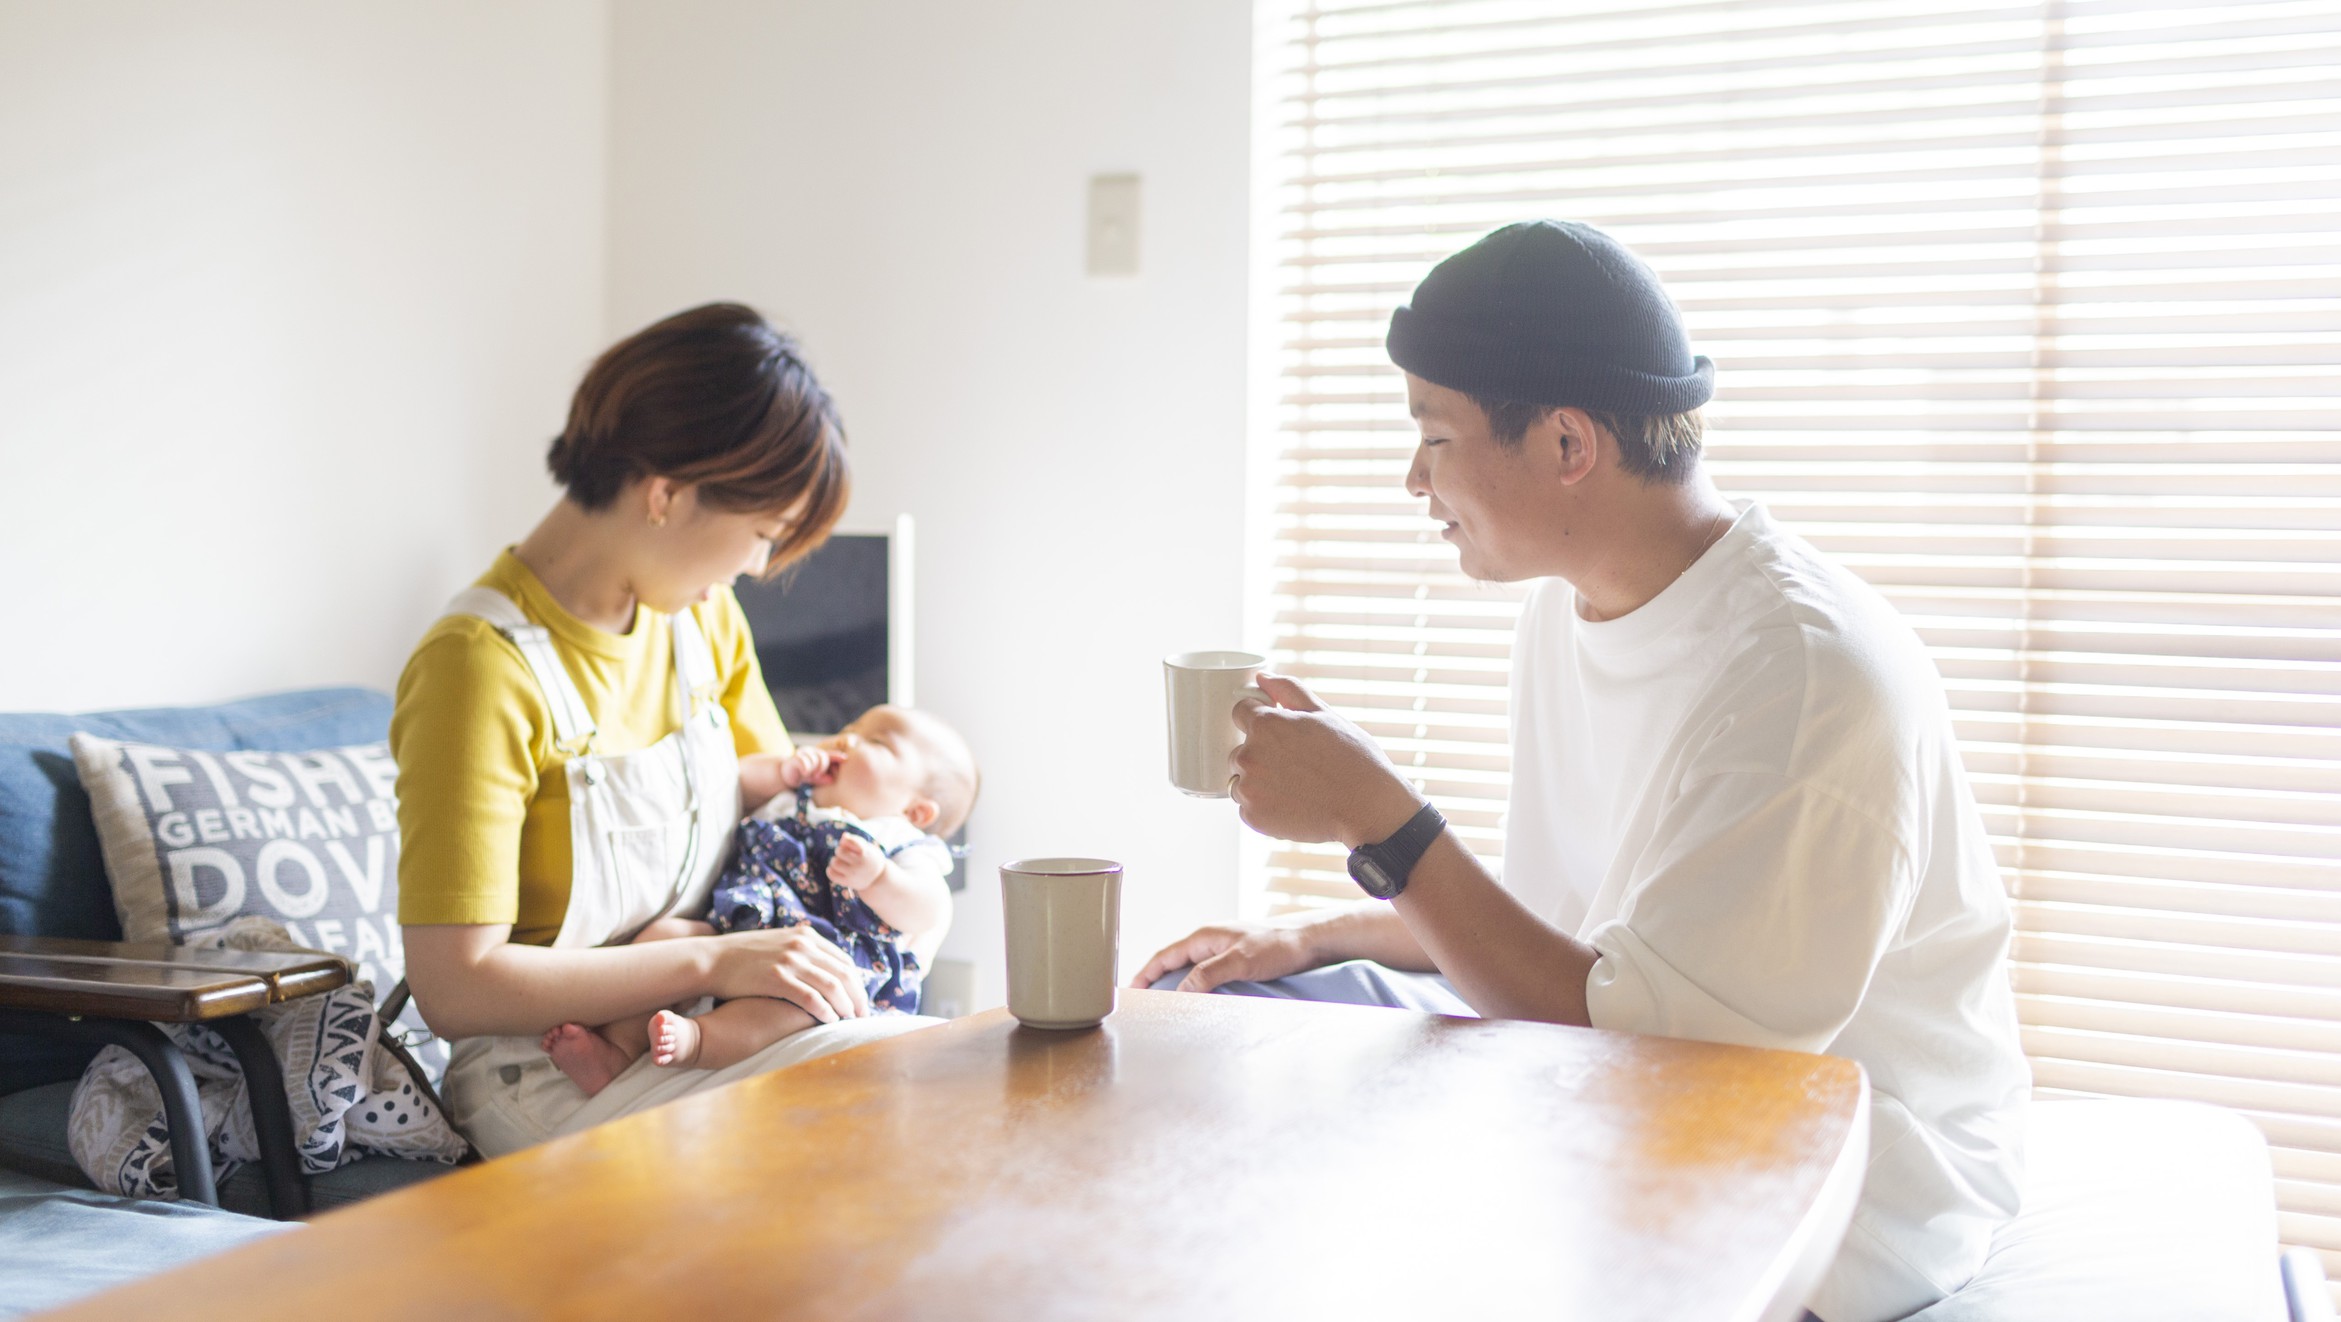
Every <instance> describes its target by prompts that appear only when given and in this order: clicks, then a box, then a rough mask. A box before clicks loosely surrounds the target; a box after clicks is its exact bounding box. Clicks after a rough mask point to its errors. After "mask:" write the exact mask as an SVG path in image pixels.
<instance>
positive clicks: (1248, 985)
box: [1154, 959, 1478, 1018]
mask: <svg viewBox="0 0 2341 1322" xmlns="http://www.w3.org/2000/svg"><path fill="white" fill-rule="evenodd" d="M1186 976H1187V971H1186V970H1185V969H1173V970H1172V971H1170V972H1169V973H1165V974H1163V975H1162V976H1161V977H1159V978H1156V979H1155V980H1154V989H1155V990H1156V991H1177V990H1178V987H1179V980H1180V979H1182V978H1184V977H1186ZM1213 990H1214V991H1216V992H1218V993H1220V994H1222V995H1227V996H1267V997H1274V998H1277V999H1280V1000H1287V1001H1325V1002H1329V1003H1331V1004H1334V1005H1386V1006H1389V1007H1390V1008H1391V1009H1394V1010H1421V1011H1423V1012H1424V1013H1426V1014H1451V1015H1462V1016H1464V1017H1467V1018H1477V1017H1478V1013H1477V1012H1476V1011H1474V1010H1473V1009H1472V1008H1471V1006H1470V1005H1468V1004H1466V1003H1465V1002H1464V999H1463V998H1462V997H1461V996H1458V995H1456V994H1455V989H1454V988H1453V987H1451V986H1449V985H1447V980H1446V979H1445V978H1442V977H1440V976H1439V975H1438V974H1436V973H1408V972H1405V971H1403V970H1400V969H1394V968H1388V967H1386V966H1384V965H1381V964H1377V963H1375V962H1374V961H1372V960H1370V959H1353V960H1350V961H1349V962H1348V963H1346V964H1328V965H1326V966H1325V967H1324V968H1321V969H1310V970H1309V971H1308V972H1306V973H1295V974H1293V975H1292V976H1291V977H1289V978H1277V979H1275V980H1274V981H1272V982H1230V983H1223V984H1221V985H1220V986H1218V987H1216V988H1214V989H1213Z"/></svg>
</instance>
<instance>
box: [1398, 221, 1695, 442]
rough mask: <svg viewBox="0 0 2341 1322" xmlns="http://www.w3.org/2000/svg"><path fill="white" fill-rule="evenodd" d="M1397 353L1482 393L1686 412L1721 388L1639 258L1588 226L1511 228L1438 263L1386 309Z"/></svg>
mask: <svg viewBox="0 0 2341 1322" xmlns="http://www.w3.org/2000/svg"><path fill="white" fill-rule="evenodd" d="M1388 345H1389V350H1390V361H1391V362H1394V363H1396V364H1398V365H1399V366H1400V367H1402V368H1405V369H1406V370H1407V371H1409V372H1412V373H1414V374H1415V375H1416V376H1419V377H1421V378H1422V379H1423V380H1425V381H1429V382H1431V383H1433V384H1435V385H1442V386H1445V387H1447V388H1448V389H1449V390H1460V391H1462V392H1464V393H1465V394H1467V395H1478V396H1481V397H1483V398H1494V399H1515V400H1522V401H1525V402H1527V403H1531V404H1565V405H1569V406H1572V407H1575V408H1582V409H1593V410H1595V411H1597V412H1603V413H1624V414H1645V415H1655V414H1669V413H1688V412H1690V411H1691V410H1692V409H1695V408H1697V407H1699V406H1700V405H1701V404H1704V403H1706V402H1707V400H1708V399H1709V397H1711V396H1712V395H1714V393H1715V365H1714V364H1713V363H1710V362H1708V361H1707V360H1706V359H1705V358H1694V357H1692V356H1691V345H1690V341H1689V339H1688V338H1687V337H1685V336H1684V334H1683V323H1682V319H1681V318H1680V317H1679V316H1677V315H1676V313H1675V309H1674V303H1673V302H1672V301H1671V300H1669V299H1668V298H1667V296H1666V290H1665V289H1663V288H1661V287H1660V286H1659V283H1658V276H1657V274H1656V273H1655V272H1653V271H1652V270H1651V269H1650V268H1649V267H1647V266H1644V265H1643V264H1642V259H1641V258H1639V257H1636V256H1635V255H1634V254H1633V253H1631V252H1629V251H1627V250H1626V246H1625V245H1624V244H1622V243H1619V242H1618V241H1617V240H1616V239H1613V238H1611V237H1610V236H1608V235H1607V234H1604V233H1602V232H1601V231H1600V230H1597V229H1595V228H1593V227H1592V226H1591V225H1580V224H1578V223H1577V222H1575V221H1569V220H1529V221H1522V222H1520V223H1519V224H1516V225H1506V226H1505V227H1503V228H1502V229H1500V230H1497V231H1496V232H1495V233H1493V234H1490V235H1488V236H1487V237H1486V238H1483V239H1481V240H1480V241H1479V242H1477V243H1475V244H1472V245H1471V246H1470V247H1468V248H1465V249H1464V250H1463V251H1461V252H1459V253H1456V254H1455V255H1454V256H1452V257H1450V258H1448V259H1447V260H1445V261H1443V262H1441V263H1439V264H1438V265H1437V266H1434V267H1432V268H1431V273H1430V274H1429V275H1426V276H1424V277H1423V280H1422V283H1421V284H1419V285H1416V286H1415V287H1414V302H1413V303H1411V304H1405V305H1401V306H1400V307H1399V308H1398V310H1397V311H1395V312H1393V313H1391V314H1390V338H1389V341H1388Z"/></svg>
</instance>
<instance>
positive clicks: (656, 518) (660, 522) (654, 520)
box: [650, 514, 667, 528]
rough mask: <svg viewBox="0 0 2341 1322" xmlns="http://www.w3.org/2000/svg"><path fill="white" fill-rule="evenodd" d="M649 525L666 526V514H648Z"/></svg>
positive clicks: (654, 526)
mask: <svg viewBox="0 0 2341 1322" xmlns="http://www.w3.org/2000/svg"><path fill="white" fill-rule="evenodd" d="M650 526H651V527H653V528H664V527H666V526H667V516H666V515H664V514H653V515H651V516H650Z"/></svg>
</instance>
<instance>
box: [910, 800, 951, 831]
mask: <svg viewBox="0 0 2341 1322" xmlns="http://www.w3.org/2000/svg"><path fill="white" fill-rule="evenodd" d="M942 812H943V805H941V804H939V803H937V802H935V801H934V800H933V799H912V800H911V801H910V806H909V807H907V808H905V809H903V810H902V816H903V820H905V821H907V822H909V823H910V824H911V825H912V826H915V827H917V828H918V829H920V830H922V831H924V830H926V829H927V828H928V827H930V826H933V825H934V824H935V819H936V818H937V817H939V816H941V815H942Z"/></svg>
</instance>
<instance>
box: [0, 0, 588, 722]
mask: <svg viewBox="0 0 2341 1322" xmlns="http://www.w3.org/2000/svg"><path fill="white" fill-rule="evenodd" d="M608 23H609V15H608V11H607V8H606V6H604V5H602V4H599V3H589V2H584V0H498V3H496V4H493V5H482V4H475V3H469V2H468V0H402V3H398V4H366V5H342V4H332V5H320V4H312V3H307V2H306V0H274V2H268V0H207V2H206V3H204V4H201V5H189V4H180V3H175V2H173V0H147V2H144V3H128V2H125V0H73V2H72V3H58V2H57V0H0V500H4V501H5V503H6V508H5V510H4V512H0V567H4V568H5V572H6V578H7V582H8V586H9V588H10V593H11V596H10V600H9V602H8V608H7V614H6V617H5V618H6V623H5V624H0V710H12V711H15V710H29V709H51V710H79V709H88V708H93V707H103V706H131V705H148V704H161V703H179V702H197V701H210V700H215V699H219V698H224V697H230V696H235V695H239V694H246V693H253V692H260V691H266V690H272V689H281V688H288V687H295V686H305V685H313V684H325V683H337V682H359V683H367V684H374V685H381V686H387V685H388V684H390V683H391V682H392V681H393V680H394V679H395V678H396V676H397V673H398V669H399V666H400V665H401V664H402V663H403V661H404V659H405V657H406V653H407V650H408V648H409V647H410V646H411V645H412V643H413V641H414V639H415V638H416V637H417V636H418V635H419V634H420V632H421V630H422V628H423V626H424V625H425V624H426V623H427V622H428V620H429V619H430V618H431V616H432V615H434V614H435V613H436V608H437V606H438V605H439V603H440V602H441V601H443V600H444V599H445V597H446V596H447V594H448V593H449V592H451V591H452V590H453V589H454V588H456V587H459V586H461V585H462V584H463V583H464V582H466V581H468V580H469V579H470V578H471V577H472V576H473V575H475V574H476V573H477V572H478V571H479V569H480V568H481V567H482V566H483V565H484V564H485V563H486V560H487V558H488V556H489V555H490V554H491V553H492V552H493V550H494V548H495V547H496V546H497V545H499V544H501V542H502V541H504V540H509V539H511V538H514V537H516V536H517V535H518V534H519V533H520V532H523V531H525V530H526V528H527V527H528V525H529V523H530V522H531V521H533V520H534V518H535V517H536V516H537V514H538V513H540V512H541V509H542V507H543V506H544V505H545V504H546V503H548V502H549V500H550V493H551V490H552V488H551V486H550V483H549V482H548V481H547V480H546V479H545V478H543V477H542V475H541V473H542V453H543V447H544V445H545V443H546V441H547V440H548V439H549V438H550V437H551V436H552V435H553V433H555V432H556V431H558V430H559V428H560V426H561V421H562V416H563V413H564V410H565V406H566V401H567V396H568V392H569V391H570V390H571V388H572V387H573V386H574V385H575V382H576V379H577V376H578V374H579V373H580V372H581V371H582V370H583V368H584V365H585V363H586V362H587V361H588V360H589V359H590V357H591V355H592V353H593V352H594V350H595V349H596V348H598V347H599V344H600V342H601V339H602V331H603V289H602V277H603V270H604V266H603V258H604V236H603V219H604V200H605V190H604V182H605V179H604V163H605V149H606V144H607V132H606V128H607V125H606V114H607V100H606V94H607V88H608V48H607V39H608Z"/></svg>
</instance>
